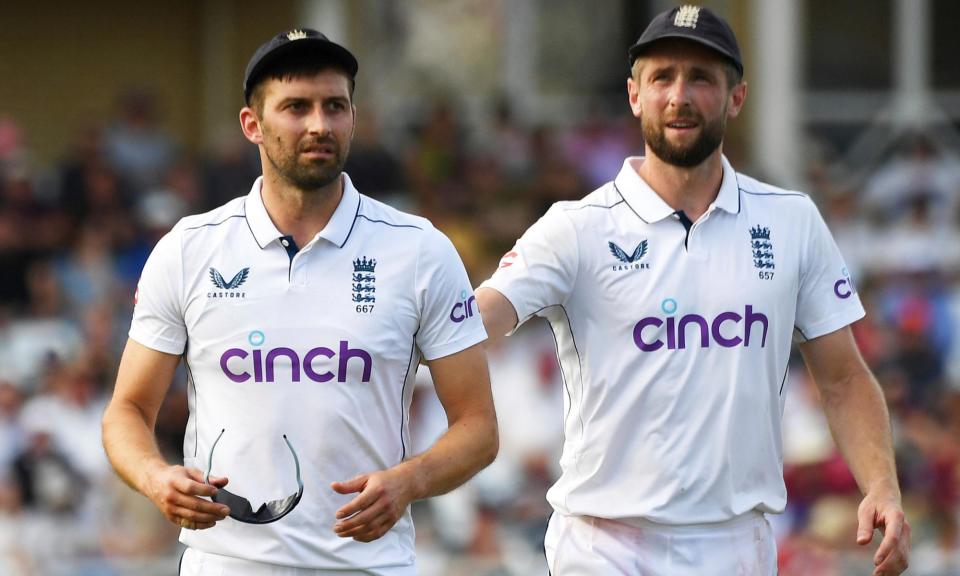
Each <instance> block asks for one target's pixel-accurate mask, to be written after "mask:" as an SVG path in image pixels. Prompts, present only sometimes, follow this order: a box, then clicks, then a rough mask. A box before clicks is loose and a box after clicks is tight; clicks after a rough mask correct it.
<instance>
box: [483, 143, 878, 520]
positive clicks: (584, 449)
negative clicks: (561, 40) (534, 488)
mask: <svg viewBox="0 0 960 576" xmlns="http://www.w3.org/2000/svg"><path fill="white" fill-rule="evenodd" d="M642 162H643V159H642V158H628V159H627V160H626V162H624V165H623V168H622V169H621V171H620V173H619V174H618V175H617V177H616V179H615V180H614V181H613V182H610V183H608V184H606V185H605V186H602V187H601V188H599V189H598V190H596V191H594V192H593V193H591V194H589V195H588V196H586V197H585V198H583V199H582V200H580V201H577V202H559V203H557V204H555V205H554V206H553V207H552V208H551V209H550V210H549V211H548V212H547V213H546V214H545V215H544V216H543V217H542V218H541V219H540V220H539V221H538V222H537V223H536V224H534V225H533V226H532V227H531V228H530V229H529V230H527V232H526V233H525V234H524V235H523V237H522V238H520V240H519V241H518V242H517V244H516V246H514V248H513V249H512V250H511V251H510V252H508V253H507V255H506V256H504V258H503V260H502V261H501V265H500V268H499V269H498V270H497V272H496V273H495V274H494V275H493V277H492V278H490V279H489V280H487V281H486V282H485V283H484V284H483V286H484V287H489V288H494V289H496V290H498V291H499V292H501V293H503V294H504V295H505V296H506V297H507V298H508V299H509V300H510V302H511V303H512V304H513V306H514V308H515V309H516V311H517V315H518V317H519V318H520V322H521V323H522V322H524V321H525V320H527V319H528V318H530V317H531V316H534V315H539V316H543V317H545V318H546V319H547V320H549V322H550V325H551V327H552V329H553V332H554V336H555V337H556V340H557V350H558V356H559V359H560V366H561V369H562V372H563V376H564V386H565V391H566V393H565V406H564V410H565V412H564V423H565V443H564V449H563V455H562V456H561V467H562V471H563V472H562V475H561V478H560V479H559V480H558V482H557V483H556V484H555V485H554V486H553V487H552V488H551V489H550V491H549V493H548V495H547V497H548V499H549V500H550V502H551V504H552V505H553V506H554V508H556V509H557V510H558V511H560V512H562V513H565V514H583V515H591V516H598V517H605V518H621V519H630V518H642V519H646V520H650V521H654V522H662V523H667V524H692V523H709V522H720V521H725V520H728V519H731V518H733V517H735V516H738V515H740V514H743V513H744V512H747V511H750V510H761V511H764V512H780V511H782V510H783V508H784V506H785V503H786V490H785V488H784V484H783V474H782V455H781V436H780V423H781V416H782V412H783V398H784V396H783V390H782V387H783V383H784V378H785V375H786V372H787V360H788V358H789V356H790V347H791V337H792V335H794V334H796V337H797V338H798V339H801V340H802V339H810V338H816V337H817V336H821V335H824V334H827V333H829V332H833V331H835V330H837V329H839V328H841V327H843V326H845V325H847V324H850V323H851V322H853V321H855V320H857V319H859V318H860V317H862V316H863V314H864V311H863V307H862V306H861V305H860V301H859V298H858V297H857V295H856V292H855V290H854V288H853V285H852V283H851V281H850V278H849V275H848V274H847V271H846V267H845V266H844V263H843V260H842V258H841V257H840V254H839V252H838V250H837V248H836V246H835V244H834V242H833V239H832V238H831V236H830V232H829V231H828V230H827V227H826V225H825V224H824V222H823V219H822V218H821V217H820V214H819V212H818V211H817V209H816V207H815V206H814V204H813V202H811V200H810V199H809V197H807V196H806V195H804V194H801V193H797V192H789V191H786V190H781V189H779V188H775V187H773V186H769V185H766V184H763V183H761V182H758V181H756V180H754V179H752V178H749V177H747V176H744V175H742V174H737V173H736V172H734V170H733V168H732V167H731V166H730V164H729V162H727V160H726V158H724V159H723V180H722V183H721V186H720V191H719V194H718V196H717V198H716V200H715V201H714V202H713V204H711V206H710V207H709V209H708V210H707V212H706V213H705V214H704V215H703V216H702V217H701V218H699V219H698V220H697V221H696V222H694V223H692V226H690V229H689V232H688V231H687V229H686V227H685V226H684V225H683V224H682V222H681V220H680V219H679V217H678V216H677V214H675V212H674V210H673V209H672V208H671V207H670V206H669V205H667V203H666V202H664V201H663V199H662V198H661V197H660V196H659V195H657V193H656V192H654V191H653V190H652V189H651V188H650V187H649V186H648V185H647V184H646V183H645V182H644V181H643V179H642V178H640V176H639V175H638V173H637V169H638V168H639V166H640V164H641V163H642Z"/></svg>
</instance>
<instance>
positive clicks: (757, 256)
mask: <svg viewBox="0 0 960 576" xmlns="http://www.w3.org/2000/svg"><path fill="white" fill-rule="evenodd" d="M750 250H751V252H752V253H753V267H754V268H757V269H759V270H773V269H774V268H775V266H774V263H773V242H772V241H771V240H770V228H767V227H766V226H760V225H759V224H758V225H757V226H754V227H753V228H751V229H750Z"/></svg>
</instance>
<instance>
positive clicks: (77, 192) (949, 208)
mask: <svg viewBox="0 0 960 576" xmlns="http://www.w3.org/2000/svg"><path fill="white" fill-rule="evenodd" d="M159 104H160V103H158V102H157V101H156V100H155V98H154V97H153V95H151V94H150V93H149V92H145V91H142V90H131V91H129V92H128V93H126V94H124V95H122V97H120V98H119V99H118V104H117V107H116V111H115V113H114V117H113V118H111V119H110V120H108V121H106V122H103V123H102V124H99V125H90V126H86V127H83V128H82V129H80V130H78V131H77V132H76V133H75V134H73V135H72V136H68V137H69V138H71V139H72V143H71V145H70V146H69V151H68V152H67V153H66V154H65V155H64V156H63V157H62V158H61V159H60V160H59V161H56V162H49V161H46V162H41V161H39V160H38V159H37V158H36V157H35V156H34V155H33V153H32V151H31V147H30V134H28V133H25V132H24V131H23V129H22V128H21V126H19V125H18V123H17V119H16V118H14V117H9V116H4V115H3V112H2V110H0V269H2V270H3V277H2V280H0V359H2V360H0V574H10V575H48V574H50V575H61V574H63V575H69V576H75V575H76V576H80V575H82V576H93V575H97V576H99V575H119V574H145V575H151V574H156V575H167V574H175V573H176V567H177V560H178V558H179V554H180V548H179V545H178V544H177V542H176V535H177V528H176V527H174V526H172V525H171V524H169V523H168V522H166V520H164V518H163V517H162V516H161V515H160V514H159V513H158V512H157V511H156V510H155V509H154V508H153V507H152V505H151V504H150V503H149V501H147V500H146V499H145V498H143V497H141V496H139V495H138V494H136V493H134V492H133V491H131V490H130V489H129V488H127V487H126V486H124V485H123V483H122V482H121V481H120V480H118V479H117V478H116V477H115V476H114V474H113V473H112V471H111V469H110V467H109V464H108V462H107V460H106V458H105V456H104V454H103V450H102V448H101V444H100V417H101V414H102V411H103V409H104V406H105V404H106V402H107V400H108V398H109V396H110V393H111V389H112V386H113V382H114V379H115V375H116V368H117V364H118V361H119V354H120V352H121V351H122V348H123V344H124V342H125V340H126V331H127V329H128V327H129V321H130V315H131V310H132V306H133V298H134V291H135V287H136V282H137V279H138V276H139V273H140V270H141V267H142V266H143V263H144V262H145V260H146V257H147V255H148V254H149V252H150V250H151V248H152V247H153V245H154V244H155V242H156V241H157V240H158V239H159V238H160V236H162V235H163V234H164V233H165V232H166V231H167V230H169V229H170V227H172V226H173V225H174V224H175V223H176V222H177V220H178V219H179V218H181V217H182V216H185V215H187V214H191V213H197V212H202V211H206V210H209V209H211V208H213V207H215V206H218V205H220V204H222V203H223V202H225V201H227V200H228V199H230V198H233V197H235V196H240V195H244V194H246V193H247V192H248V191H249V189H250V186H251V183H252V182H253V180H254V179H255V178H256V176H257V175H258V174H259V158H258V156H257V151H256V148H255V147H254V146H252V145H250V144H249V143H247V142H246V141H245V140H243V139H242V136H241V134H240V131H239V129H238V130H236V132H235V134H234V135H232V136H230V137H224V138H223V139H222V140H221V141H219V142H217V143H216V144H215V145H214V146H211V147H210V149H209V150H205V151H203V152H196V151H191V150H188V149H187V148H186V147H185V146H183V145H182V143H180V142H178V141H177V139H176V138H174V137H173V136H172V135H171V134H169V133H168V132H166V131H165V130H164V128H163V122H162V119H161V116H160V114H159V109H160V108H159V106H158V105H159ZM464 117H465V116H464V115H462V114H460V113H459V112H458V103H457V102H456V101H453V100H444V99H438V100H436V101H434V102H431V103H429V104H425V105H424V108H423V109H422V110H419V111H417V113H416V114H411V115H409V116H405V117H404V118H403V119H402V122H403V123H397V122H396V121H394V122H393V123H388V122H383V121H381V120H378V119H377V118H374V117H372V114H371V113H370V111H369V110H367V109H365V108H364V107H363V104H361V106H360V115H359V119H360V121H359V123H358V132H357V135H356V138H355V140H354V143H353V149H352V152H351V155H350V159H349V162H348V165H347V172H348V173H349V174H350V176H351V178H353V180H354V182H355V184H356V185H357V187H358V188H359V190H360V191H361V192H363V193H365V194H367V195H369V196H372V197H374V198H378V199H382V200H385V201H387V202H389V203H391V204H393V205H395V206H397V207H399V208H401V209H405V210H408V211H413V212H416V213H419V214H422V215H424V216H427V217H429V218H431V219H432V220H433V221H434V223H435V224H436V225H437V226H438V227H439V228H440V229H441V230H443V231H444V232H445V233H446V234H447V235H448V236H450V237H451V239H452V240H453V242H454V243H455V244H456V246H457V248H458V249H459V251H460V253H461V256H462V257H463V259H464V262H465V264H466V265H467V268H468V271H469V272H470V274H471V277H472V279H473V281H474V282H475V284H479V282H480V281H482V280H483V279H484V278H486V277H487V276H489V274H490V273H491V272H492V271H493V269H494V268H495V267H496V262H497V260H498V259H499V257H500V255H501V254H502V253H503V252H505V251H506V250H508V249H509V248H510V246H511V244H512V242H513V240H514V239H515V238H516V237H517V236H518V235H519V234H520V233H522V231H523V230H524V229H525V228H526V227H527V226H529V224H531V223H532V222H533V221H535V220H536V219H537V218H538V217H539V216H540V215H541V214H542V213H543V212H544V211H545V210H546V208H547V207H548V206H549V205H550V204H551V203H553V202H555V201H557V200H566V199H575V198H579V197H581V196H583V195H585V194H586V193H588V192H589V191H590V190H592V189H594V188H595V187H597V186H599V185H600V184H602V183H604V182H606V181H608V180H610V179H611V178H612V177H613V176H614V175H615V174H616V173H617V171H618V170H619V168H620V166H621V164H622V162H623V159H624V157H626V156H628V155H633V154H637V153H639V151H641V150H642V146H643V144H642V136H641V134H640V130H639V124H638V123H637V122H636V121H635V120H634V119H633V118H632V117H630V116H629V114H627V111H626V110H625V109H623V110H620V109H618V110H616V111H615V112H611V113H607V114H605V113H604V111H603V110H600V109H597V110H595V111H591V112H590V113H588V114H586V117H585V118H584V119H583V120H582V121H579V122H576V123H573V124H570V125H564V126H562V127H561V126H554V125H529V124H527V123H525V122H524V121H523V120H522V119H520V118H516V117H514V116H513V114H512V112H511V109H510V106H509V104H508V102H507V101H502V102H499V103H497V104H495V105H493V106H492V107H491V109H490V110H488V111H487V112H486V114H485V117H486V118H487V120H486V121H485V122H482V123H481V125H467V124H466V123H465V122H464V120H463V118H464ZM893 144H895V145H894V146H892V147H891V150H890V152H889V153H888V154H886V155H885V156H884V157H883V158H878V159H877V160H876V163H875V165H873V166H870V167H867V168H869V170H867V171H866V173H867V176H865V177H861V178H848V177H843V171H842V170H843V168H844V167H842V166H840V167H838V166H835V165H828V164H826V163H822V162H818V161H815V160H814V161H811V163H810V170H809V180H810V182H811V183H812V186H811V188H810V190H809V192H810V193H811V194H812V195H813V196H814V198H815V200H816V201H817V203H818V205H819V206H820V208H821V211H822V212H823V214H824V216H825V217H826V219H827V221H828V223H829V224H830V227H831V229H832V231H833V233H834V235H835V237H836V240H837V242H838V244H839V245H840V248H841V251H842V252H843V253H844V255H845V257H846V261H847V263H848V267H849V272H850V276H851V277H852V278H853V279H854V281H855V282H856V288H857V291H858V292H859V294H860V297H861V299H862V300H863V302H864V305H865V306H866V308H867V310H868V315H867V318H866V319H865V320H863V321H861V322H859V323H857V324H856V325H855V326H854V328H855V333H856V337H857V340H858V342H859V344H860V347H861V350H862V351H863V354H864V356H865V358H866V360H867V362H868V363H869V364H870V366H871V367H872V368H873V370H874V372H875V374H876V375H877V377H878V379H879V381H880V383H881V385H882V387H883V390H884V393H885V394H886V397H887V400H888V402H889V406H890V411H891V416H892V418H893V430H894V435H895V446H896V451H897V461H898V466H899V471H900V475H901V482H902V486H903V489H904V499H905V504H906V508H907V511H908V515H909V518H910V520H911V522H912V524H913V528H914V542H915V550H914V555H913V559H912V563H911V564H912V565H911V573H912V574H917V575H927V576H934V575H946V574H957V573H960V533H958V532H960V530H958V513H960V477H958V475H960V334H958V327H960V163H958V161H957V160H956V158H955V154H956V153H957V152H958V151H957V150H952V149H950V148H949V147H948V146H945V145H944V144H942V143H941V142H940V141H939V140H937V139H936V138H933V137H932V136H930V135H928V134H924V133H911V134H904V135H901V136H898V137H897V138H896V139H895V141H893ZM738 160H739V159H735V165H738V166H739V167H740V169H742V170H744V171H746V172H749V166H746V165H742V163H739V164H738V163H737V161H738ZM856 168H858V169H859V168H863V167H856ZM490 363H491V376H492V384H493V387H494V396H495V400H496V404H497V410H498V413H499V418H500V422H501V434H502V438H501V452H500V456H499V457H498V459H497V461H496V462H495V463H494V465H492V466H491V467H490V468H489V469H487V470H485V471H484V472H483V473H481V474H480V475H479V476H478V477H477V478H475V479H474V480H472V481H471V482H470V483H468V484H467V485H465V486H464V487H462V488H461V489H459V490H457V491H455V492H453V493H451V494H449V495H446V496H444V497H441V498H437V499H434V500H431V501H428V502H420V503H417V504H415V506H414V515H415V518H416V522H417V545H418V561H419V562H420V572H421V573H422V574H424V575H426V576H431V575H445V576H455V575H460V574H462V575H465V576H466V575H469V576H493V575H503V576H509V575H516V576H531V575H539V574H546V567H545V565H544V561H543V554H542V547H541V545H542V538H543V533H544V531H545V527H546V522H547V518H548V516H549V514H550V509H549V506H548V505H547V503H546V501H545V499H544V493H545V492H546V489H547V487H548V486H549V485H550V484H551V483H552V482H553V480H554V479H555V478H556V477H557V474H558V469H557V460H558V457H559V450H560V445H561V442H562V422H561V418H562V413H563V410H562V402H563V401H562V383H561V376H560V373H559V367H558V365H557V362H556V357H555V350H554V342H553V338H552V336H551V334H550V331H549V329H547V327H546V326H545V325H544V324H542V323H539V322H531V323H529V326H526V327H525V328H524V329H522V330H521V331H520V332H519V333H518V334H517V335H515V336H514V337H512V338H511V339H508V340H507V342H506V346H504V347H503V348H502V349H496V350H491V351H490ZM419 384H420V385H419V386H418V387H417V390H416V393H415V401H414V408H413V411H412V418H411V425H412V428H413V436H414V442H415V443H416V445H417V446H418V447H419V448H420V449H423V448H425V447H426V446H428V445H429V444H430V443H431V442H432V441H433V440H434V439H435V438H436V437H437V435H439V433H441V432H442V430H443V429H444V427H445V420H444V418H443V413H442V411H441V410H440V409H439V405H438V403H437V400H436V396H435V395H434V394H433V393H432V387H431V385H430V382H429V375H428V373H426V372H422V373H421V374H420V375H419ZM185 390H186V375H185V374H179V375H178V376H177V378H176V380H175V382H174V385H173V387H172V389H171V391H170V394H169V395H168V398H167V400H166V402H165V404H164V407H163V409H162V410H161V415H160V419H159V421H158V423H157V438H158V442H159V445H160V446H161V449H162V450H163V451H164V452H165V453H166V454H167V455H168V457H169V459H170V460H171V461H178V460H179V459H180V447H181V445H182V444H181V443H182V437H183V429H184V425H185V422H186V410H187V408H186V406H187V402H186V395H185ZM785 393H786V394H787V400H786V414H785V418H784V472H785V476H786V481H787V486H788V490H789V495H790V502H789V506H788V509H787V512H786V513H785V514H784V515H782V516H779V517H777V518H774V519H772V521H773V522H774V525H775V529H776V532H777V534H778V540H779V546H780V555H781V558H780V574H782V575H783V576H791V575H809V574H818V575H823V576H830V575H838V576H839V575H844V574H853V573H863V570H864V569H865V567H867V566H870V565H872V563H871V561H870V556H871V554H872V553H871V551H870V550H858V549H857V546H856V545H855V543H854V539H855V533H856V510H857V505H858V503H859V492H858V489H857V486H856V483H855V481H854V480H853V478H852V476H851V475H850V473H849V471H848V470H847V468H846V466H845V465H844V464H843V461H842V459H841V458H840V456H839V454H838V452H837V449H836V448H835V446H834V444H833V442H832V439H831V437H830V433H829V430H828V428H827V426H826V422H825V420H824V417H823V415H822V412H821V410H820V408H819V399H818V395H817V390H816V387H815V386H814V385H813V384H812V382H811V381H810V378H809V376H808V374H807V372H806V370H805V369H804V367H803V364H802V362H800V361H799V359H796V361H795V362H794V363H793V369H792V370H791V372H790V377H789V382H788V384H787V386H786V392H785ZM854 566H857V567H859V570H858V571H855V570H854V568H853V567H854Z"/></svg>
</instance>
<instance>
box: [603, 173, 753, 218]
mask: <svg viewBox="0 0 960 576" xmlns="http://www.w3.org/2000/svg"><path fill="white" fill-rule="evenodd" d="M720 160H721V162H722V163H723V179H722V180H721V181H720V191H719V193H718V194H717V198H716V200H714V201H713V204H711V205H710V208H708V209H707V210H708V211H709V210H711V209H712V208H713V207H717V208H720V209H721V210H724V211H725V212H729V213H730V214H736V213H738V212H739V211H740V187H739V185H738V184H737V174H736V172H734V170H733V166H731V165H730V162H729V161H727V158H726V156H721V157H720ZM643 161H644V158H643V156H631V157H629V158H627V159H626V160H624V161H623V168H621V169H620V173H619V174H617V177H616V179H615V180H614V181H613V184H614V186H615V187H616V189H617V191H618V192H620V195H621V196H623V199H624V201H626V203H627V204H628V205H629V206H630V208H632V209H633V211H634V212H635V213H636V214H637V216H639V217H640V219H641V220H643V221H644V222H646V223H648V224H650V223H653V222H659V221H660V220H663V219H664V218H666V217H667V216H670V215H672V214H673V213H674V212H676V210H674V209H673V208H672V207H671V206H670V205H669V204H667V203H666V202H665V201H664V200H663V198H661V197H660V195H659V194H657V193H656V192H655V191H654V190H653V188H651V187H650V185H649V184H647V182H646V181H645V180H644V179H643V178H641V177H640V174H639V173H638V172H637V170H639V168H640V165H641V164H643Z"/></svg>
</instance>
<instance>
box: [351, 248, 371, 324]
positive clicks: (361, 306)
mask: <svg viewBox="0 0 960 576" xmlns="http://www.w3.org/2000/svg"><path fill="white" fill-rule="evenodd" d="M376 271H377V260H376V259H375V258H369V259H368V258H367V257H366V256H363V257H361V258H358V259H356V260H354V261H353V275H352V276H351V278H350V280H351V288H352V292H353V298H352V300H353V303H354V304H356V305H357V312H362V313H369V312H373V303H374V302H376V301H377V298H376V296H375V294H376V292H377V277H376V274H375V273H376Z"/></svg>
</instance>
